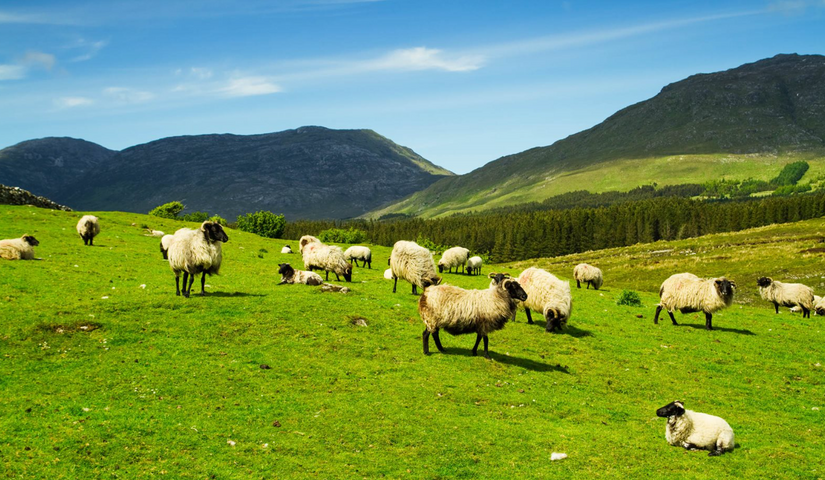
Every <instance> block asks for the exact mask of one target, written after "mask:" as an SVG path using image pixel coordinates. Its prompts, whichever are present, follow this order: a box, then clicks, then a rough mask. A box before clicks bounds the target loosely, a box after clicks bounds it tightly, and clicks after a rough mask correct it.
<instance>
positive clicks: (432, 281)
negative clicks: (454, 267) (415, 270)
mask: <svg viewBox="0 0 825 480" xmlns="http://www.w3.org/2000/svg"><path fill="white" fill-rule="evenodd" d="M440 284H441V277H439V276H438V275H433V276H432V277H429V278H426V277H425V278H422V279H421V288H427V287H432V286H433V285H440Z"/></svg>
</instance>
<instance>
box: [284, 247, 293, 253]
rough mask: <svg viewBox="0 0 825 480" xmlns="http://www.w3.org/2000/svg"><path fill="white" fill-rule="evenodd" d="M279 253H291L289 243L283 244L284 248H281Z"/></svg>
mask: <svg viewBox="0 0 825 480" xmlns="http://www.w3.org/2000/svg"><path fill="white" fill-rule="evenodd" d="M281 253H292V247H290V246H289V245H284V248H282V249H281Z"/></svg>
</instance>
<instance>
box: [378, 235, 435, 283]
mask: <svg viewBox="0 0 825 480" xmlns="http://www.w3.org/2000/svg"><path fill="white" fill-rule="evenodd" d="M388 263H389V265H390V269H391V270H392V277H393V280H394V282H393V285H392V293H395V291H396V287H397V286H398V279H399V278H400V279H402V280H406V281H408V282H410V283H411V284H412V293H413V295H415V294H416V293H418V292H417V290H416V287H421V289H422V290H424V289H425V288H427V287H429V286H430V285H438V284H439V283H441V277H439V276H438V275H436V273H435V262H434V261H433V255H432V254H431V253H430V251H429V250H427V249H426V248H424V247H422V246H420V245H418V244H417V243H415V242H408V241H406V240H399V241H397V242H395V245H393V247H392V253H391V254H390V259H389V261H388Z"/></svg>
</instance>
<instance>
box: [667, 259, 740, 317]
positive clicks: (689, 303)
mask: <svg viewBox="0 0 825 480" xmlns="http://www.w3.org/2000/svg"><path fill="white" fill-rule="evenodd" d="M735 292H736V282H734V281H733V280H728V279H727V278H725V277H719V278H705V279H703V278H699V277H697V276H696V275H694V274H692V273H677V274H675V275H671V276H670V278H668V279H667V280H665V281H664V282H662V286H661V287H660V288H659V298H660V303H659V305H657V306H656V315H655V316H654V317H653V323H655V324H658V323H659V313H660V312H661V311H662V309H663V308H664V309H665V310H667V313H668V315H670V321H671V322H673V324H674V325H679V324H678V323H676V318H675V317H674V316H673V310H679V311H680V312H682V313H694V312H704V313H705V328H707V329H708V330H713V325H712V323H711V320H712V319H713V312H715V311H717V310H721V309H723V308H725V307H729V306H730V304H731V303H732V302H733V295H734V293H735Z"/></svg>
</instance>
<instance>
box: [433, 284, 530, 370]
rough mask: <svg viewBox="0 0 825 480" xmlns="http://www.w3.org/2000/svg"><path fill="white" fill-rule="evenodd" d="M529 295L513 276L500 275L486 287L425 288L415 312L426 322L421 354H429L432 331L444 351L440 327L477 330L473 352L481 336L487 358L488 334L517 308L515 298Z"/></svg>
mask: <svg viewBox="0 0 825 480" xmlns="http://www.w3.org/2000/svg"><path fill="white" fill-rule="evenodd" d="M527 298H528V296H527V294H526V293H525V292H524V289H523V288H521V286H520V285H519V283H518V282H517V281H516V280H513V279H509V278H507V279H505V278H501V279H500V280H499V281H498V282H497V283H495V284H492V285H491V286H490V287H489V288H487V289H486V290H464V289H463V288H459V287H454V286H452V285H435V286H431V287H428V288H426V289H424V293H423V294H421V298H419V299H418V313H419V315H421V320H422V321H423V322H424V325H426V328H425V329H424V333H423V341H424V354H425V355H429V354H430V335H431V334H432V336H433V340H434V341H435V346H436V348H438V351H440V352H442V353H443V352H444V347H443V346H441V339H440V338H439V336H438V332H439V330H441V329H444V330H446V331H447V333H449V334H451V335H462V334H466V333H475V334H476V343H475V345H474V346H473V355H477V354H478V345H479V343H480V342H481V340H482V339H483V340H484V356H485V357H486V358H488V359H489V358H490V353H489V351H488V349H487V347H488V342H489V339H488V335H489V334H490V332H494V331H496V330H501V329H502V328H504V325H505V324H506V323H507V320H509V319H510V318H511V317H512V316H513V313H514V312H515V310H516V301H517V300H520V301H524V300H527Z"/></svg>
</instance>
